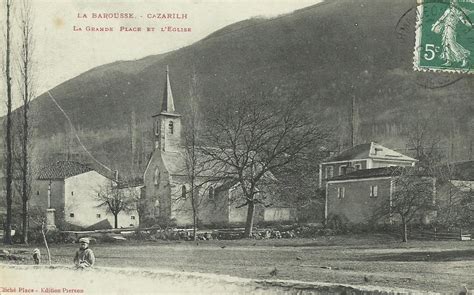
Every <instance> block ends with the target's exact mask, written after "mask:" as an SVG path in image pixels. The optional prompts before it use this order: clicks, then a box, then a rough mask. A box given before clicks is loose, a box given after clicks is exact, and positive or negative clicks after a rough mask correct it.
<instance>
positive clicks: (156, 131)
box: [155, 121, 160, 135]
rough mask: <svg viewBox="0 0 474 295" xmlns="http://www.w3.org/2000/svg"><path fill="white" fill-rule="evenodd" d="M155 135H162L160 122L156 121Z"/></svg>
mask: <svg viewBox="0 0 474 295" xmlns="http://www.w3.org/2000/svg"><path fill="white" fill-rule="evenodd" d="M155 135H160V122H159V121H155Z"/></svg>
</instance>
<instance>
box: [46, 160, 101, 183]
mask: <svg viewBox="0 0 474 295" xmlns="http://www.w3.org/2000/svg"><path fill="white" fill-rule="evenodd" d="M89 171H93V169H92V168H90V167H88V166H86V165H84V164H81V163H79V162H75V161H58V162H56V163H53V164H50V165H47V166H45V167H43V168H42V169H41V170H40V171H39V174H38V179H39V180H49V179H66V178H69V177H72V176H76V175H79V174H82V173H86V172H89Z"/></svg>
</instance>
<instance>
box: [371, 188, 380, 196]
mask: <svg viewBox="0 0 474 295" xmlns="http://www.w3.org/2000/svg"><path fill="white" fill-rule="evenodd" d="M378 190H379V188H378V186H377V185H371V186H370V197H372V198H375V197H377V195H378Z"/></svg>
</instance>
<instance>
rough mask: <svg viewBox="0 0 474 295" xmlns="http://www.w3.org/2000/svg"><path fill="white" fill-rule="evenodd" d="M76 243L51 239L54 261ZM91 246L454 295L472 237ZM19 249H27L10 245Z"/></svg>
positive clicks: (178, 267)
mask: <svg viewBox="0 0 474 295" xmlns="http://www.w3.org/2000/svg"><path fill="white" fill-rule="evenodd" d="M77 247H78V246H77V245H74V244H69V245H53V246H52V247H51V253H52V262H53V264H60V265H68V264H69V265H71V264H72V257H73V254H74V252H75V250H76V248H77ZM15 248H16V249H15ZM33 248H34V246H31V247H28V248H27V249H28V250H30V249H31V251H32V249H33ZM91 248H93V250H94V252H95V254H96V256H97V267H98V268H100V267H124V268H127V267H129V268H140V269H144V270H150V269H157V270H170V271H174V272H199V273H212V274H221V275H230V276H233V277H241V278H251V279H256V280H267V279H272V280H273V279H278V280H299V281H307V282H329V283H338V284H351V285H366V286H382V287H388V288H408V289H415V290H420V291H432V292H441V293H457V292H459V290H461V288H462V286H465V287H467V289H470V290H472V289H474V275H473V274H474V242H472V241H410V242H408V243H401V242H399V241H398V239H396V238H394V237H391V236H387V235H341V236H324V237H317V238H314V239H278V240H276V239H269V240H232V241H217V240H212V241H199V242H197V243H196V242H184V241H158V242H135V241H124V242H116V243H110V244H106V243H104V244H95V245H92V246H91ZM20 249H25V247H21V246H15V247H14V248H13V250H20ZM41 252H42V255H43V263H44V262H45V259H46V249H44V248H41ZM17 263H19V262H17ZM21 263H31V261H29V260H27V261H26V262H21Z"/></svg>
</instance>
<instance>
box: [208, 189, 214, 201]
mask: <svg viewBox="0 0 474 295" xmlns="http://www.w3.org/2000/svg"><path fill="white" fill-rule="evenodd" d="M214 194H215V191H214V187H213V186H211V187H210V188H209V200H214Z"/></svg>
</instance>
